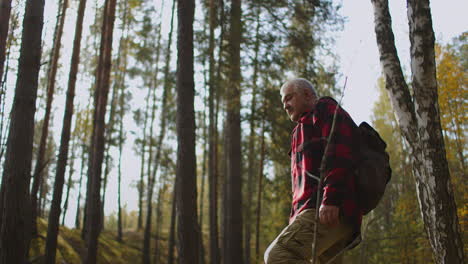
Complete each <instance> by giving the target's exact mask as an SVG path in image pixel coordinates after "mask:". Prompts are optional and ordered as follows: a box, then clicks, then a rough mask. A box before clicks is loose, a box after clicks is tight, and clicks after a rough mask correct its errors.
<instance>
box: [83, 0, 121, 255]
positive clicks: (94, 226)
mask: <svg viewBox="0 0 468 264" xmlns="http://www.w3.org/2000/svg"><path fill="white" fill-rule="evenodd" d="M115 5H116V0H106V1H105V8H104V10H105V11H104V22H103V24H102V33H101V47H100V54H99V63H98V67H97V70H96V74H97V76H96V92H95V110H94V119H93V134H92V138H91V149H90V156H89V157H90V158H89V164H90V165H89V168H88V179H89V181H91V182H90V184H89V185H88V186H89V187H90V189H89V190H88V194H87V198H86V200H87V206H86V210H87V218H86V219H87V220H86V223H85V224H86V226H87V230H88V232H89V234H87V235H86V245H87V249H88V250H87V252H86V257H85V263H90V264H94V263H96V261H97V248H98V237H99V233H100V231H101V230H100V208H101V207H100V190H101V172H102V161H103V154H104V141H105V138H104V129H105V122H104V117H105V114H106V106H107V96H108V94H109V78H110V69H111V54H112V36H113V30H114V20H115Z"/></svg>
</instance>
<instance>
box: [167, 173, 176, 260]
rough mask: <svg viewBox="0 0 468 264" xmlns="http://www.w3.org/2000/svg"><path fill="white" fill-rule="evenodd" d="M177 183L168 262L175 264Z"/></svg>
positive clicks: (173, 197)
mask: <svg viewBox="0 0 468 264" xmlns="http://www.w3.org/2000/svg"><path fill="white" fill-rule="evenodd" d="M176 187H177V185H176V184H175V182H174V190H173V191H172V208H171V226H170V227H169V246H168V248H169V250H168V251H169V252H168V254H167V255H168V257H167V264H174V247H175V226H176V197H177V192H176V191H177V189H176Z"/></svg>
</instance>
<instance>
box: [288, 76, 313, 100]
mask: <svg viewBox="0 0 468 264" xmlns="http://www.w3.org/2000/svg"><path fill="white" fill-rule="evenodd" d="M289 86H292V87H294V90H295V91H298V90H300V89H304V90H309V91H310V92H311V93H312V94H313V95H314V96H315V97H317V91H316V90H315V88H314V86H313V85H312V83H310V82H309V81H308V80H306V79H304V78H294V79H290V80H288V81H286V82H285V83H284V84H283V86H281V90H283V88H286V87H289Z"/></svg>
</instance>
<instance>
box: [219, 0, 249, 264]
mask: <svg viewBox="0 0 468 264" xmlns="http://www.w3.org/2000/svg"><path fill="white" fill-rule="evenodd" d="M241 27H242V26H241V0H232V3H231V32H230V41H229V42H230V46H229V47H230V73H229V79H230V80H229V83H230V85H231V87H230V88H229V89H228V90H227V117H226V122H227V127H226V136H227V144H226V154H227V175H226V187H227V192H226V200H227V201H226V202H227V204H226V206H227V207H226V210H225V214H226V216H225V217H226V226H225V227H224V239H225V241H226V243H225V247H226V248H225V249H224V250H223V251H224V256H223V261H224V263H226V264H231V263H233V264H234V263H236V264H238V263H243V261H244V259H243V257H242V255H243V252H242V209H241V208H242V191H241V186H242V179H241V168H242V165H241V131H240V107H241V104H240V82H241V72H240V42H241V31H242V29H241Z"/></svg>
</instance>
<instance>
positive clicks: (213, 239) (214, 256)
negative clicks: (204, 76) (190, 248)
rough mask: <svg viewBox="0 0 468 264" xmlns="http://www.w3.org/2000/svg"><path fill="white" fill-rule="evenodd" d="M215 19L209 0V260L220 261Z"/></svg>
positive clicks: (214, 12) (213, 6) (211, 0)
mask: <svg viewBox="0 0 468 264" xmlns="http://www.w3.org/2000/svg"><path fill="white" fill-rule="evenodd" d="M215 20H216V5H215V0H210V11H209V23H210V35H209V46H208V54H209V66H208V67H209V76H208V79H209V83H208V85H209V95H208V111H209V112H208V118H209V122H210V125H209V129H208V138H209V151H208V182H209V196H210V199H209V204H210V205H209V207H210V260H211V263H220V261H221V258H220V255H219V243H218V175H217V169H216V148H217V146H216V136H217V133H216V132H217V131H216V130H217V128H216V125H215V105H214V100H215V75H214V70H215V67H216V66H215V60H214V48H215V33H214V30H215Z"/></svg>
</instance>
